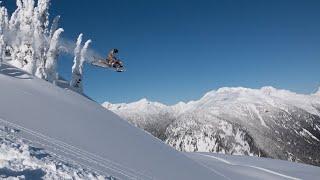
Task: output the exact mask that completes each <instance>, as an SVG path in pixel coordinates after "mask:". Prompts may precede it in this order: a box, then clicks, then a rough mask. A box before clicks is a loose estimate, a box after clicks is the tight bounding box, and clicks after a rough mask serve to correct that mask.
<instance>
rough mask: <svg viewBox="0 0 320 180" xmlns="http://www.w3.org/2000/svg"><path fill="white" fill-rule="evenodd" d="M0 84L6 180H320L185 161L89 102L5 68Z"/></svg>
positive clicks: (247, 164) (245, 162)
mask: <svg viewBox="0 0 320 180" xmlns="http://www.w3.org/2000/svg"><path fill="white" fill-rule="evenodd" d="M0 84H1V87H0V178H1V179H32V180H34V179H163V180H167V179H175V180H179V179H181V180H185V179H246V180H247V179H270V178H272V179H300V178H301V179H316V178H317V177H319V176H320V168H318V167H312V166H306V165H301V164H295V163H286V162H281V161H273V160H264V159H252V158H249V157H247V158H244V159H240V160H239V159H238V157H228V156H220V155H218V154H214V153H210V154H189V153H185V154H183V153H181V152H178V151H175V150H174V149H173V148H171V147H169V146H167V145H165V144H164V143H163V142H161V141H160V140H158V139H156V138H154V137H152V136H151V135H149V134H147V133H145V132H144V131H142V130H140V129H139V128H136V127H134V126H132V125H130V124H129V123H128V122H126V121H124V120H122V119H120V118H119V117H118V116H116V115H115V114H113V113H112V112H110V111H108V110H106V109H104V108H103V107H101V106H100V105H99V104H97V103H95V102H93V101H91V100H89V99H88V98H86V97H84V96H82V95H79V94H77V93H75V92H74V91H71V90H68V89H62V88H60V87H57V86H54V85H52V84H50V83H48V82H46V81H43V80H40V79H37V78H35V77H34V76H32V75H29V74H27V73H25V72H23V71H21V70H19V69H17V68H14V67H12V66H9V65H6V64H3V65H2V66H1V67H0ZM143 104H144V105H146V104H148V103H146V101H144V102H142V103H141V105H143ZM156 105H157V106H159V107H160V106H161V105H160V104H156ZM154 110H155V109H154ZM155 112H156V111H155ZM170 124H171V123H170ZM273 165H274V166H278V167H279V168H277V169H275V168H274V166H273ZM297 169H299V171H297Z"/></svg>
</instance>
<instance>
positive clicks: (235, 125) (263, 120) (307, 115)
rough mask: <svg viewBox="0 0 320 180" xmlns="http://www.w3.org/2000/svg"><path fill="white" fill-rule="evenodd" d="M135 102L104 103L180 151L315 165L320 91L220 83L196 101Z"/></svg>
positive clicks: (319, 142) (319, 134)
mask: <svg viewBox="0 0 320 180" xmlns="http://www.w3.org/2000/svg"><path fill="white" fill-rule="evenodd" d="M137 104H141V101H140V103H139V102H138V103H130V104H121V105H118V104H114V105H113V104H110V103H104V104H103V106H104V107H106V108H107V109H109V110H111V111H113V112H115V113H116V114H118V115H119V116H121V117H123V118H124V119H127V120H129V121H130V122H132V123H133V124H135V125H136V126H138V127H141V128H143V129H145V130H147V131H149V132H151V133H152V134H153V135H155V136H156V137H159V138H160V139H162V140H164V141H165V142H166V143H168V144H169V145H171V146H172V147H174V148H176V149H177V150H180V151H187V152H219V153H226V154H240V155H251V156H264V157H272V158H276V159H283V160H290V161H296V162H304V163H309V164H313V165H320V155H319V154H320V96H319V92H318V93H315V94H310V95H303V94H296V93H293V92H290V91H287V90H278V89H275V88H272V87H263V88H261V89H248V88H221V89H219V90H217V91H211V92H209V93H207V94H206V95H205V96H204V97H202V98H201V99H200V100H198V101H191V102H189V103H182V102H181V103H178V104H177V105H174V106H165V105H161V104H160V103H155V102H148V101H146V100H144V105H145V106H140V105H137ZM155 107H157V109H159V110H155V109H156V108H155ZM149 109H152V111H149ZM159 124H162V126H159ZM158 126H159V128H158ZM163 126H165V127H163ZM150 127H152V128H150ZM270 144H271V145H270Z"/></svg>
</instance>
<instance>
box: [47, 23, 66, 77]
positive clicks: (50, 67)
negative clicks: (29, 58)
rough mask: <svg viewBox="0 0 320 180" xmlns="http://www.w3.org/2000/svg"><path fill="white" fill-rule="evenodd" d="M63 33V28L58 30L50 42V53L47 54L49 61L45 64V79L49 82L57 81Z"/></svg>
mask: <svg viewBox="0 0 320 180" xmlns="http://www.w3.org/2000/svg"><path fill="white" fill-rule="evenodd" d="M62 32H63V29H62V28H59V29H58V30H56V32H55V33H54V34H53V36H52V39H51V41H50V46H49V51H48V53H47V58H46V59H47V60H46V62H45V79H46V80H48V81H49V82H53V81H55V80H56V73H57V59H58V53H59V49H58V41H59V37H60V35H61V33H62Z"/></svg>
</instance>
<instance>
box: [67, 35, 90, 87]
mask: <svg viewBox="0 0 320 180" xmlns="http://www.w3.org/2000/svg"><path fill="white" fill-rule="evenodd" d="M82 37H83V34H80V35H79V37H78V40H77V43H76V48H75V49H74V60H73V62H74V63H73V66H72V77H71V81H70V87H72V88H73V89H74V90H75V91H77V92H80V93H82V92H83V87H82V75H83V64H84V62H85V57H86V54H87V50H88V47H89V45H90V43H91V40H88V41H87V42H86V43H85V44H84V46H83V47H81V43H82Z"/></svg>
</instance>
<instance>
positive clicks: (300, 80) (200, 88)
mask: <svg viewBox="0 0 320 180" xmlns="http://www.w3.org/2000/svg"><path fill="white" fill-rule="evenodd" d="M5 3H7V5H9V6H11V7H13V5H14V1H13V0H12V1H11V0H10V1H9V0H8V1H5ZM319 9H320V1H318V0H308V1H305V0H224V1H222V0H202V1H197V0H134V1H133V0H116V1H109V0H103V1H101V0H90V1H67V0H66V1H62V0H52V6H51V14H52V15H58V14H59V15H61V16H62V18H61V23H60V25H61V27H63V28H64V29H65V33H64V34H63V37H64V38H66V39H70V40H74V41H75V39H76V38H77V35H78V34H79V33H84V37H85V38H90V39H92V40H93V44H92V48H93V49H95V50H96V51H97V52H99V53H101V54H107V52H108V51H109V49H111V48H113V47H116V48H118V49H119V50H120V57H121V58H122V59H123V60H124V61H125V63H126V66H127V72H125V73H115V72H113V71H109V70H104V69H99V68H95V67H92V66H89V65H86V67H85V77H84V83H85V84H84V86H85V93H86V94H88V95H89V96H90V97H92V98H93V99H95V100H97V101H98V102H104V101H110V102H114V103H118V102H132V101H136V100H139V99H141V98H144V97H146V98H148V99H150V100H153V101H160V102H163V103H166V104H174V103H176V102H178V101H189V100H193V99H198V98H200V97H201V96H202V95H203V94H204V93H206V92H208V91H210V90H213V89H218V88H220V87H225V86H244V87H249V88H260V87H262V86H274V87H276V88H283V89H289V90H292V91H295V92H299V93H311V92H314V91H315V90H316V89H317V88H318V87H319V86H320V21H319V20H320V10H319ZM71 66H72V57H71V56H63V57H62V58H61V59H60V62H59V71H60V73H61V74H62V75H63V76H65V77H66V78H69V77H70V70H71Z"/></svg>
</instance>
